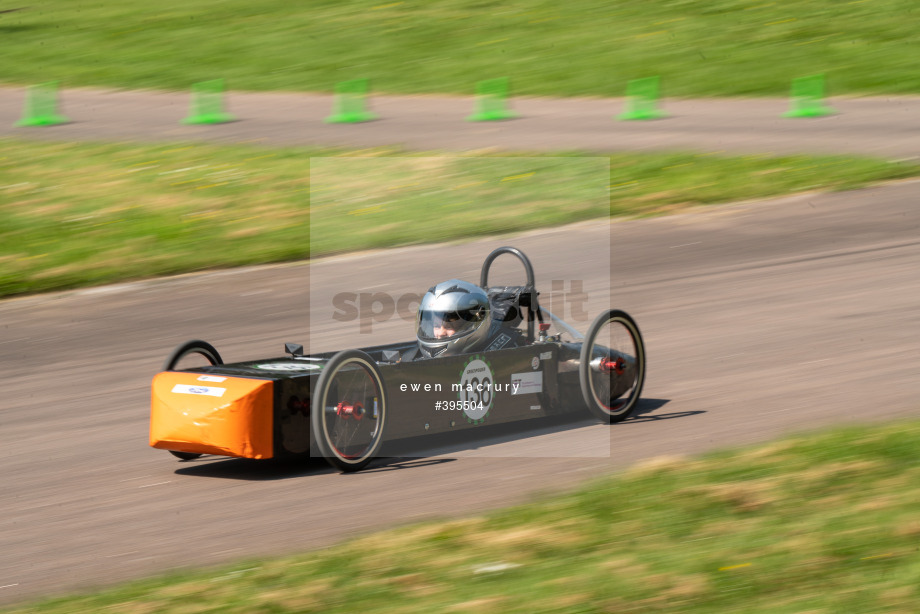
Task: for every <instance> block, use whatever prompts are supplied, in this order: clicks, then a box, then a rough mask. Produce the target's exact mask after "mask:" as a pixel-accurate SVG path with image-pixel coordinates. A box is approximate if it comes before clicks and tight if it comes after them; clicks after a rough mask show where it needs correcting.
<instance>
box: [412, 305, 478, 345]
mask: <svg viewBox="0 0 920 614" xmlns="http://www.w3.org/2000/svg"><path fill="white" fill-rule="evenodd" d="M480 322H482V315H481V314H480V313H478V312H474V311H471V310H463V311H460V312H457V311H423V312H422V313H421V314H420V316H419V323H418V337H419V339H424V340H425V341H439V340H441V341H449V340H451V339H456V338H458V337H462V336H464V335H466V334H468V333H470V332H472V331H473V330H475V329H476V327H477V326H478V325H479V323H480Z"/></svg>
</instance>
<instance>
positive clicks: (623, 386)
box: [578, 309, 645, 424]
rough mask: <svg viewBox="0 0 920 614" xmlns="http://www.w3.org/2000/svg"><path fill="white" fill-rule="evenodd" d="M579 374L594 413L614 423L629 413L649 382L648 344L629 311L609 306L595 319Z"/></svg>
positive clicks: (587, 401) (588, 335)
mask: <svg viewBox="0 0 920 614" xmlns="http://www.w3.org/2000/svg"><path fill="white" fill-rule="evenodd" d="M578 376H579V381H580V383H581V393H582V396H583V397H584V399H585V403H587V405H588V409H589V410H590V411H591V413H592V414H594V415H595V416H597V417H598V418H600V420H602V421H603V422H609V423H610V424H613V423H614V422H620V421H622V420H625V419H626V418H627V417H629V414H630V413H632V411H633V410H634V409H635V407H636V403H637V402H638V401H639V395H640V394H641V393H642V385H643V384H644V383H645V345H644V344H643V343H642V335H640V334H639V327H638V326H636V323H635V321H633V319H632V317H630V316H629V314H627V313H626V312H625V311H620V310H618V309H609V310H607V311H605V312H603V313H601V314H600V315H599V316H597V318H596V319H595V320H594V322H592V323H591V327H590V328H589V329H588V334H587V335H585V339H584V342H583V344H582V346H581V360H580V363H579V366H578Z"/></svg>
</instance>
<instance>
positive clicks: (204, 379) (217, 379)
mask: <svg viewBox="0 0 920 614" xmlns="http://www.w3.org/2000/svg"><path fill="white" fill-rule="evenodd" d="M226 379H227V378H226V377H217V376H216V375H201V376H199V377H198V381H199V382H223V381H226Z"/></svg>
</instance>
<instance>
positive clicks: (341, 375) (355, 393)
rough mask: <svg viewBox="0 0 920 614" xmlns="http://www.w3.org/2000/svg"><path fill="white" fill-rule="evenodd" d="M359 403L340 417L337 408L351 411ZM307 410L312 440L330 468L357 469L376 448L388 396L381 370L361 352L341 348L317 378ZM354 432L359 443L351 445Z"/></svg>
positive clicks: (373, 455)
mask: <svg viewBox="0 0 920 614" xmlns="http://www.w3.org/2000/svg"><path fill="white" fill-rule="evenodd" d="M369 385H370V389H369ZM358 402H360V403H361V405H362V409H361V410H360V413H357V412H356V413H352V414H344V415H343V414H342V413H341V412H340V411H338V410H339V409H340V407H339V406H348V407H349V408H352V409H353V410H354V408H357V403H358ZM371 405H372V406H373V409H370V406H371ZM310 408H311V409H310V429H311V431H312V437H313V442H314V443H315V444H316V446H317V448H318V451H319V454H320V455H321V456H322V457H324V458H325V459H326V460H327V461H328V462H329V463H330V464H331V465H332V466H333V467H336V468H338V469H340V470H341V471H345V472H351V471H358V470H360V469H363V468H364V467H366V466H367V464H368V463H369V462H371V461H372V460H373V459H374V457H375V456H376V455H377V453H378V452H379V451H380V446H381V444H382V442H383V433H384V427H385V426H386V418H387V395H386V388H385V387H384V385H383V377H382V376H381V374H380V369H378V368H377V363H375V362H374V359H373V358H371V357H370V356H368V355H367V354H366V353H364V352H362V351H360V350H344V351H342V352H339V353H338V354H336V355H335V356H333V357H332V359H331V360H330V361H329V362H327V363H326V364H325V366H324V367H323V371H322V373H321V374H320V376H319V380H318V381H317V382H316V388H315V389H314V393H313V397H312V399H311V402H310ZM355 415H358V416H359V417H358V418H355V417H354V416H355ZM349 432H350V433H351V435H350V436H349V435H348V433H349ZM359 434H360V438H359V440H358V443H357V444H354V443H352V440H353V439H354V438H355V437H357V436H358V435H359ZM365 440H366V443H365Z"/></svg>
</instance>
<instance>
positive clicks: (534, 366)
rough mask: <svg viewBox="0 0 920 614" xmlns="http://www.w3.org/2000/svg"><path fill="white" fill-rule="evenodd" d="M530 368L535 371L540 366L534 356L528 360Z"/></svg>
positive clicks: (538, 360)
mask: <svg viewBox="0 0 920 614" xmlns="http://www.w3.org/2000/svg"><path fill="white" fill-rule="evenodd" d="M530 368H531V369H533V370H534V371H536V370H537V369H539V368H540V359H539V358H537V357H536V356H534V357H533V360H531V361H530Z"/></svg>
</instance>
